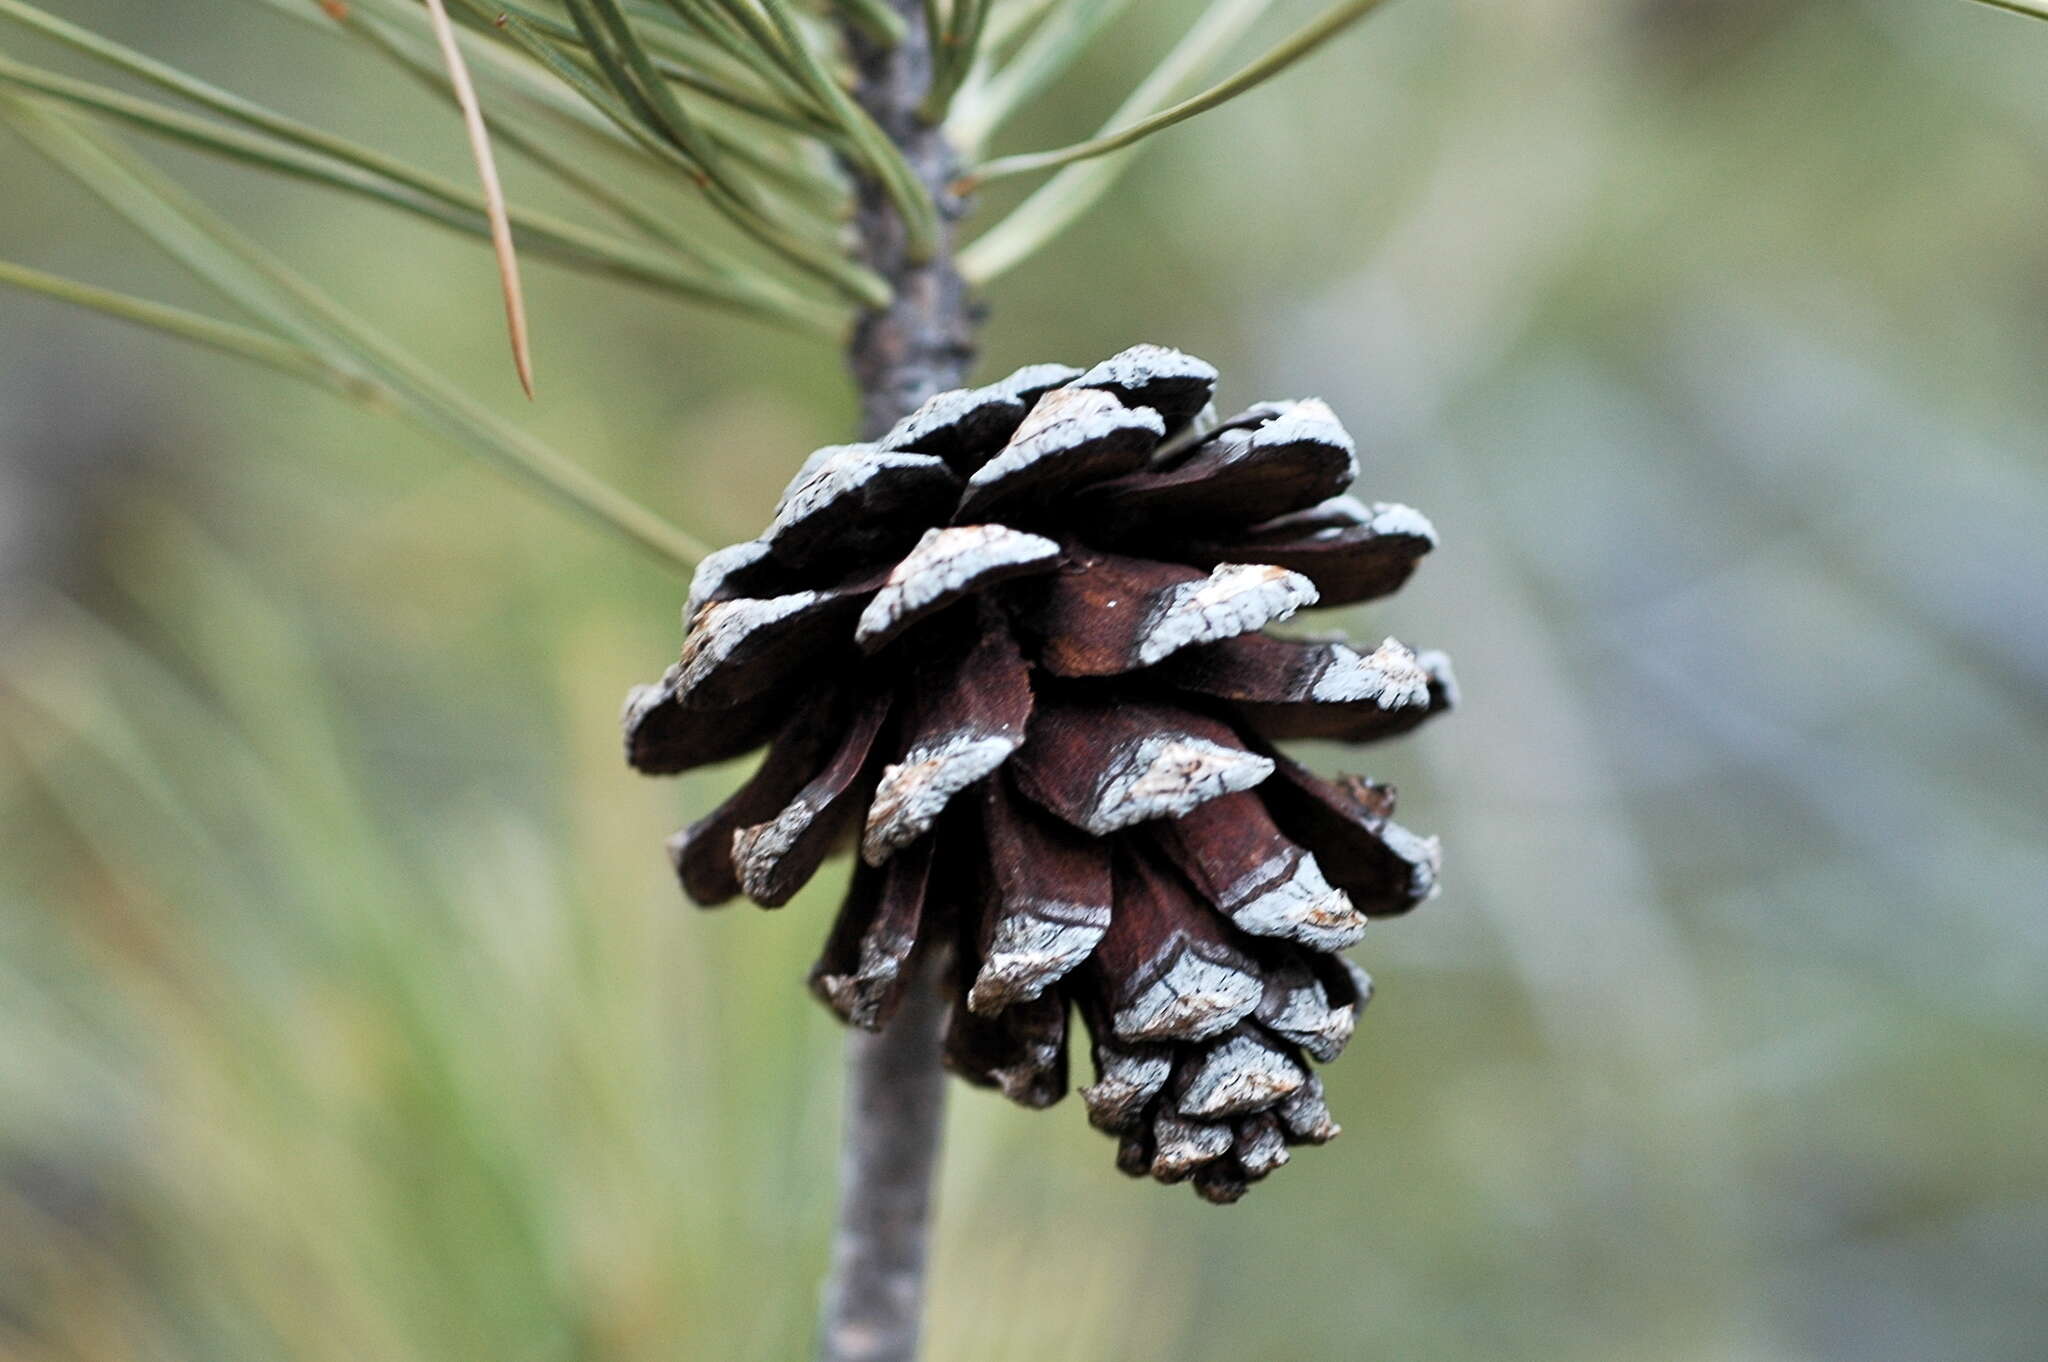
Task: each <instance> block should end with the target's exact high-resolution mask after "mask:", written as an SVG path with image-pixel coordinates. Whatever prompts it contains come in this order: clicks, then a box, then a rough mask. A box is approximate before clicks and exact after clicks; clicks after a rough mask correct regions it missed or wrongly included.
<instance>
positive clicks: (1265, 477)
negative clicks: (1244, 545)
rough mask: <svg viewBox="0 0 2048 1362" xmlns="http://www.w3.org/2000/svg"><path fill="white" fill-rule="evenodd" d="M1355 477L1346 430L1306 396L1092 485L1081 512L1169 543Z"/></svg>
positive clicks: (1303, 504)
mask: <svg viewBox="0 0 2048 1362" xmlns="http://www.w3.org/2000/svg"><path fill="white" fill-rule="evenodd" d="M1357 476H1358V454H1357V448H1356V446H1355V445H1354V444H1353V443H1352V440H1351V437H1350V435H1348V434H1347V433H1345V430H1344V427H1343V426H1342V425H1340V424H1338V422H1337V418H1336V416H1335V415H1334V414H1333V413H1332V412H1331V411H1330V409H1329V408H1328V407H1327V406H1325V405H1324V404H1323V403H1321V402H1318V401H1313V400H1311V401H1306V402H1296V403H1292V404H1290V405H1288V406H1287V407H1286V408H1284V409H1283V410H1281V411H1280V413H1279V414H1278V415H1276V416H1274V417H1273V418H1272V419H1271V420H1268V421H1266V422H1265V423H1264V424H1262V425H1257V426H1242V427H1229V428H1226V429H1224V430H1221V431H1219V432H1218V433H1216V434H1213V435H1211V436H1210V437H1209V438H1208V439H1206V440H1204V441H1203V442H1202V443H1201V444H1199V445H1197V446H1195V448H1194V449H1192V450H1191V451H1189V453H1188V454H1187V455H1186V456H1185V457H1184V458H1181V459H1179V460H1178V461H1176V462H1172V463H1170V464H1167V465H1166V466H1164V467H1160V466H1157V465H1155V466H1154V467H1152V468H1150V469H1147V470H1145V471H1143V472H1138V473H1133V474H1131V475H1129V476H1127V477H1123V478H1118V479H1116V480H1115V481H1112V482H1107V483H1103V484H1100V485H1098V486H1095V487H1092V488H1090V489H1089V490H1088V493H1087V494H1086V496H1085V497H1084V498H1083V500H1082V502H1081V505H1080V507H1079V510H1080V513H1081V514H1082V515H1083V516H1084V517H1085V518H1086V519H1087V520H1089V521H1091V522H1093V523H1095V524H1097V525H1098V526H1099V527H1100V528H1101V529H1102V530H1103V531H1104V532H1110V533H1136V534H1140V535H1143V536H1144V537H1145V538H1148V539H1155V540H1164V541H1167V542H1169V543H1170V542H1177V541H1182V540H1185V539H1186V538H1187V537H1188V536H1189V535H1190V534H1197V533H1201V534H1222V533H1225V532H1227V530H1228V527H1233V526H1243V527H1250V526H1253V525H1257V524H1261V523H1263V522H1266V521H1269V520H1272V519H1274V518H1276V517H1280V516H1285V515H1288V514H1291V513H1294V512H1298V511H1302V510H1306V509H1308V508H1310V507H1313V506H1316V505H1319V504H1321V503H1323V502H1324V501H1326V500H1327V499H1329V498H1330V497H1333V496H1336V495H1338V494H1340V493H1342V492H1343V490H1344V489H1345V488H1347V487H1349V486H1350V485H1351V483H1352V481H1353V480H1354V479H1355V478H1357ZM1237 532H1238V533H1245V532H1246V531H1244V530H1240V531H1237ZM1251 561H1260V560H1259V559H1257V558H1253V559H1252V560H1251Z"/></svg>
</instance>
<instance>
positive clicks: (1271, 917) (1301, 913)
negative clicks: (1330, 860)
mask: <svg viewBox="0 0 2048 1362" xmlns="http://www.w3.org/2000/svg"><path fill="white" fill-rule="evenodd" d="M1290 853H1291V854H1290ZM1216 906H1217V908H1218V909H1220V910H1221V911H1222V912H1223V914H1224V915H1225V916H1226V917H1228V918H1229V919H1230V920H1231V921H1232V922H1234V923H1236V924H1237V925H1238V927H1240V928H1241V929H1243V930H1244V931H1247V932H1250V933H1251V934H1252V935H1253V936H1270V937H1279V938H1283V939H1285V940H1290V941H1299V942H1300V943H1301V944H1302V945H1304V946H1308V947H1311V948H1313V949H1315V950H1322V951H1341V950H1344V949H1346V948H1348V947H1351V946H1355V945H1357V944H1358V941H1359V938H1360V937H1362V936H1364V935H1365V924H1366V918H1365V914H1363V913H1361V912H1359V911H1358V909H1356V908H1355V907H1353V906H1352V903H1351V899H1350V898H1349V896H1347V895H1346V894H1345V893H1344V891H1343V890H1341V889H1334V888H1332V887H1331V886H1330V883H1329V881H1328V880H1325V879H1324V878H1323V872H1322V869H1321V867H1319V866H1318V865H1317V864H1316V859H1315V857H1313V856H1311V855H1309V854H1308V853H1307V852H1304V851H1301V850H1300V849H1299V848H1295V847H1289V848H1288V849H1287V850H1286V851H1284V852H1281V853H1279V854H1277V855H1275V856H1273V857H1272V858H1271V859H1269V860H1268V861H1266V862H1265V863H1264V864H1262V865H1260V866H1258V867H1257V868H1256V869H1254V870H1253V871H1251V872H1250V873H1248V874H1246V875H1245V876H1243V877H1242V878H1241V879H1239V880H1237V881H1235V882H1234V883H1232V884H1231V885H1230V886H1229V887H1228V888H1227V889H1225V890H1224V892H1223V895H1222V901H1221V902H1219V903H1218V904H1217V905H1216Z"/></svg>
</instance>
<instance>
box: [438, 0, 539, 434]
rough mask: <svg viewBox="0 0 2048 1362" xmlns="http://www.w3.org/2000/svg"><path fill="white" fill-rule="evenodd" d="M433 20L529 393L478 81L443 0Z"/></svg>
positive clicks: (504, 217)
mask: <svg viewBox="0 0 2048 1362" xmlns="http://www.w3.org/2000/svg"><path fill="white" fill-rule="evenodd" d="M427 10H428V13H429V14H431V15H432V17H433V21H434V40H435V41H436V42H438V43H439V44H440V45H441V56H442V58H443V59H444V60H446V62H447V63H448V83H449V84H450V85H452V86H453V87H454V88H455V102H456V103H457V104H459V105H460V106H461V108H462V122H463V126H464V127H466V128H467V129H468V130H469V150H470V154H471V155H472V156H474V157H475V158H476V171H477V175H478V177H479V178H480V179H482V181H483V186H484V203H485V207H486V210H487V212H488V215H489V217H490V223H491V249H492V251H493V252H494V253H495V254H496V255H497V257H498V285H499V287H500V288H501V289H502V290H503V292H504V294H505V328H506V330H507V331H508V332H509V333H510V335H511V338H512V367H513V368H514V369H516V370H518V371H519V386H520V387H521V388H523V389H525V390H526V396H527V398H528V399H529V400H531V399H532V397H533V348H532V343H531V341H530V339H529V338H528V335H527V330H526V293H525V290H524V289H522V288H521V287H520V284H519V255H518V253H517V251H515V250H514V248H513V245H512V219H511V217H510V215H509V214H508V213H507V212H506V210H505V189H504V186H503V185H502V184H500V183H499V181H498V163H497V158H496V157H495V156H493V155H492V154H491V131H490V129H489V128H488V127H486V126H485V125H484V111H483V106H482V105H481V104H479V103H478V102H477V97H476V87H475V86H473V85H471V84H470V81H469V67H468V66H467V65H465V64H464V63H463V60H462V49H461V47H459V46H458V45H457V44H456V41H455V25H454V23H453V22H452V21H451V20H450V19H449V18H448V10H447V8H446V7H445V6H444V4H443V3H442V0H427Z"/></svg>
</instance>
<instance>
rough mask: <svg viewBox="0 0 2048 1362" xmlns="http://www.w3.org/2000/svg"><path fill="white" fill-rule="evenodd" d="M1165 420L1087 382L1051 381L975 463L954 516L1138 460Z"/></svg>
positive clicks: (1120, 469)
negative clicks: (997, 445)
mask: <svg viewBox="0 0 2048 1362" xmlns="http://www.w3.org/2000/svg"><path fill="white" fill-rule="evenodd" d="M1165 433H1166V424H1165V422H1164V421H1162V420H1161V419H1160V416H1159V413H1158V412H1156V411H1153V410H1151V409H1150V408H1149V407H1126V406H1125V405H1124V404H1123V403H1121V402H1119V401H1117V400H1116V398H1115V397H1114V396H1112V395H1111V394H1109V393H1106V392H1102V391H1099V390H1097V389H1093V388H1055V389H1053V390H1052V391H1051V392H1049V393H1047V394H1046V395H1045V396H1043V397H1041V398H1039V399H1038V404H1037V405H1036V406H1034V407H1032V409H1031V411H1030V413H1029V414H1027V415H1026V416H1025V418H1024V421H1023V423H1022V424H1021V425H1019V426H1018V427H1017V430H1016V433H1015V434H1013V435H1012V436H1011V437H1010V442H1009V443H1008V444H1006V445H1004V446H1003V447H1002V449H1001V450H999V451H998V452H997V453H996V454H995V456H994V457H993V458H991V459H990V460H989V461H988V462H987V463H984V464H983V465H982V466H981V467H979V468H977V469H975V470H974V473H973V475H972V476H970V477H969V478H968V479H967V491H966V493H965V494H964V495H963V496H962V497H961V498H960V508H959V510H958V512H957V513H956V515H955V516H954V518H955V519H956V520H976V519H979V518H981V517H982V516H984V515H986V514H987V513H988V512H989V510H990V508H992V507H995V506H998V505H1005V504H1008V503H1011V502H1014V501H1017V500H1019V499H1027V498H1029V499H1037V498H1042V497H1043V496H1045V495H1047V494H1050V493H1052V492H1057V491H1060V490H1063V489H1066V488H1071V487H1074V486H1078V485H1081V484H1084V483H1088V482H1094V481H1097V480H1100V479H1103V478H1113V477H1116V476H1118V475H1120V474H1124V473H1128V472H1130V471H1132V470H1133V469H1135V468H1139V467H1142V466H1143V464H1144V462H1145V456H1146V454H1147V453H1149V452H1150V450H1151V449H1152V446H1153V445H1155V444H1157V443H1158V442H1159V437H1160V436H1161V435H1163V434H1165Z"/></svg>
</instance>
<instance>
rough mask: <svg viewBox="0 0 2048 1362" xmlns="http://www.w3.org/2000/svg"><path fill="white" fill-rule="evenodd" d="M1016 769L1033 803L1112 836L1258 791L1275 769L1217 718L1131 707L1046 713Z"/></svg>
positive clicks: (1077, 707) (1056, 708)
mask: <svg viewBox="0 0 2048 1362" xmlns="http://www.w3.org/2000/svg"><path fill="white" fill-rule="evenodd" d="M1011 770H1012V772H1013V773H1014V775H1015V777H1016V782H1017V787H1018V789H1020V790H1021V791H1022V792H1023V793H1024V794H1025V795H1026V796H1028V797H1029V798H1030V799H1031V800H1032V802H1034V803H1036V804H1037V805H1038V806H1039V807H1041V808H1044V809H1047V810H1050V811H1051V812H1052V813H1054V814H1057V815H1058V816H1059V817H1060V818H1062V819H1064V820H1065V821H1066V822H1068V823H1071V824H1072V825H1073V826H1075V827H1077V828H1080V829H1081V830H1082V831H1084V832H1087V833H1090V834H1092V835H1094V836H1096V837H1103V836H1107V835H1108V834H1109V833H1112V832H1115V831H1116V830H1118V829H1119V828H1126V827H1129V826H1131V825H1132V824H1134V823H1142V822H1145V821H1147V820H1149V819H1155V818H1178V817H1180V816H1181V815H1183V814H1186V813H1187V812H1189V811H1190V810H1192V809H1195V808H1197V807H1199V806H1200V805H1202V804H1205V803H1207V802H1208V801H1209V800H1212V799H1220V798H1222V797H1223V796H1224V795H1228V794H1233V793H1236V792H1238V791H1241V790H1247V789H1250V788H1251V787H1252V786H1254V785H1257V784H1259V783H1260V782H1261V781H1263V780H1265V779H1266V777H1267V776H1269V775H1271V774H1272V771H1273V765H1272V761H1271V759H1269V758H1267V757H1264V756H1260V755H1259V754H1257V753H1254V752H1249V751H1246V750H1245V748H1244V747H1243V746H1242V745H1241V744H1240V743H1239V742H1238V740H1237V737H1236V735H1235V734H1234V733H1232V732H1231V730H1230V729H1229V728H1227V727H1225V726H1224V725H1223V724H1221V723H1218V722H1216V721H1215V720H1212V719H1208V718H1204V717H1202V716H1200V715H1197V714H1192V713H1189V712H1187V711H1185V710H1180V709H1169V708H1166V707H1163V706H1158V705H1150V704H1143V703H1138V702H1123V703H1111V704H1101V703H1088V704H1060V705H1048V706H1046V707H1044V708H1043V709H1041V710H1040V711H1039V712H1038V714H1037V715H1036V717H1035V718H1034V719H1033V721H1032V728H1031V741H1030V742H1028V743H1026V744H1025V746H1024V747H1023V748H1022V749H1021V750H1020V751H1019V752H1018V754H1017V756H1016V759H1015V760H1014V761H1013V762H1012V764H1011Z"/></svg>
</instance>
